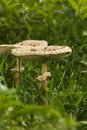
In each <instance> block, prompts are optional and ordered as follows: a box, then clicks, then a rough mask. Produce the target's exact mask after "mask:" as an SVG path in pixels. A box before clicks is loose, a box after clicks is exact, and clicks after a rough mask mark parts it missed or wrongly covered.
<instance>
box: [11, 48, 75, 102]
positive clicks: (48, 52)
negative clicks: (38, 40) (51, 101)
mask: <svg viewBox="0 0 87 130" xmlns="http://www.w3.org/2000/svg"><path fill="white" fill-rule="evenodd" d="M71 52H72V50H71V48H70V47H68V46H46V47H32V46H31V47H27V48H24V47H20V48H16V49H12V52H11V53H12V54H13V55H14V56H16V57H18V58H21V59H26V60H30V61H40V62H42V76H39V77H37V78H36V79H38V80H40V81H41V82H42V96H43V104H47V100H46V89H47V77H48V76H51V74H50V72H47V62H48V61H50V60H56V59H61V58H65V57H67V56H69V55H70V54H71Z"/></svg>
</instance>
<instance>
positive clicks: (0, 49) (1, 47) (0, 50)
mask: <svg viewBox="0 0 87 130" xmlns="http://www.w3.org/2000/svg"><path fill="white" fill-rule="evenodd" d="M12 48H13V45H6V44H3V45H0V54H4V53H8V52H10V50H11V49H12Z"/></svg>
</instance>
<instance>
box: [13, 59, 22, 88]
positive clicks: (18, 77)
mask: <svg viewBox="0 0 87 130" xmlns="http://www.w3.org/2000/svg"><path fill="white" fill-rule="evenodd" d="M16 64H17V67H16V68H17V70H16V71H15V86H17V85H18V84H19V83H20V69H21V64H22V60H21V59H20V58H17V63H16Z"/></svg>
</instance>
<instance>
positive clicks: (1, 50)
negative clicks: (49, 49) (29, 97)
mask: <svg viewBox="0 0 87 130" xmlns="http://www.w3.org/2000/svg"><path fill="white" fill-rule="evenodd" d="M47 45H48V43H47V41H44V40H25V41H22V42H19V43H16V44H13V45H8V44H2V45H0V55H2V54H5V53H8V52H11V50H12V49H14V48H20V47H22V49H24V50H26V49H27V47H28V49H29V48H31V47H38V48H39V47H40V48H43V47H46V46H47ZM11 70H12V71H13V72H14V73H15V84H16V85H18V84H19V77H20V73H21V72H22V71H23V70H24V68H23V67H22V59H21V58H19V57H18V58H17V63H16V67H15V68H13V69H11Z"/></svg>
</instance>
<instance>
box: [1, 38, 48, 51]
mask: <svg viewBox="0 0 87 130" xmlns="http://www.w3.org/2000/svg"><path fill="white" fill-rule="evenodd" d="M47 45H48V43H47V42H46V41H44V40H25V41H22V42H19V43H16V44H13V45H8V44H2V45H0V54H4V53H8V52H10V51H11V49H12V48H19V47H21V46H33V47H36V46H37V47H39V46H40V47H46V46H47Z"/></svg>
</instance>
